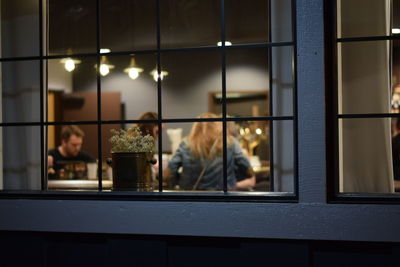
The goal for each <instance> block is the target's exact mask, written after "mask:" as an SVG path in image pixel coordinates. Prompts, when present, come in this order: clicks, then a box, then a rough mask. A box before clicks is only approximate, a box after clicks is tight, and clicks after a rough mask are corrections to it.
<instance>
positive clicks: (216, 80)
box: [161, 51, 222, 118]
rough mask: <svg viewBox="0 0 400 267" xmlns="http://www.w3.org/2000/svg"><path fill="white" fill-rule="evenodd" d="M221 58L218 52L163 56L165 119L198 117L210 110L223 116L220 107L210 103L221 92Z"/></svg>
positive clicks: (175, 53)
mask: <svg viewBox="0 0 400 267" xmlns="http://www.w3.org/2000/svg"><path fill="white" fill-rule="evenodd" d="M220 59H221V55H220V53H219V52H218V51H196V52H194V51H191V52H174V53H164V54H162V55H161V66H162V70H163V71H167V72H168V76H165V78H164V79H163V81H162V101H163V103H162V105H163V107H162V108H163V117H164V118H195V117H197V116H199V115H200V114H201V113H204V112H207V111H211V112H214V113H216V114H220V113H221V111H222V110H221V104H220V103H218V102H217V103H215V102H210V98H211V96H212V94H213V93H221V86H222V85H221V84H222V83H221V81H222V80H221V79H222V77H221V61H220Z"/></svg>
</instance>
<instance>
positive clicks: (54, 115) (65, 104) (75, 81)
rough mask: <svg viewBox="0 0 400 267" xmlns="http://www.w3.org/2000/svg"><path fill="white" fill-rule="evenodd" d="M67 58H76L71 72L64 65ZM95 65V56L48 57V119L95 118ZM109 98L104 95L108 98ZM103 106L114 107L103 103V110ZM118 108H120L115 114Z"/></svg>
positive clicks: (82, 119)
mask: <svg viewBox="0 0 400 267" xmlns="http://www.w3.org/2000/svg"><path fill="white" fill-rule="evenodd" d="M68 60H73V61H75V63H74V69H73V70H71V71H69V70H68V67H67V66H66V64H67V62H68ZM95 66H96V59H95V58H93V57H92V58H79V59H78V58H63V59H51V60H48V88H49V93H48V121H50V122H58V121H92V120H97V83H96V68H95ZM107 97H109V98H107ZM112 97H113V96H109V95H106V96H105V98H107V99H111V100H112V99H113V98H112ZM111 100H110V101H111ZM106 109H107V110H108V111H109V110H110V109H112V110H115V106H113V107H109V106H107V105H105V107H103V110H106ZM118 111H119V109H117V110H116V113H117V112H118ZM106 114H108V113H106ZM111 114H113V113H111Z"/></svg>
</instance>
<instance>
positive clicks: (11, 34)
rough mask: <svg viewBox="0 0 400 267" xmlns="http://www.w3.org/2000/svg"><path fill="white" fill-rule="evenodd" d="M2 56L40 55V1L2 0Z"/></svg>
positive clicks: (0, 33)
mask: <svg viewBox="0 0 400 267" xmlns="http://www.w3.org/2000/svg"><path fill="white" fill-rule="evenodd" d="M0 10H1V11H0V12H1V15H0V16H1V32H0V37H1V57H24V56H25V57H27V56H38V55H39V2H38V1H25V0H8V1H4V0H3V1H1V9H0Z"/></svg>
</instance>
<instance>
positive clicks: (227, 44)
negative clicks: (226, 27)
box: [217, 41, 232, 46]
mask: <svg viewBox="0 0 400 267" xmlns="http://www.w3.org/2000/svg"><path fill="white" fill-rule="evenodd" d="M217 45H218V46H222V42H218V43H217ZM231 45H232V43H231V42H229V41H225V46H231Z"/></svg>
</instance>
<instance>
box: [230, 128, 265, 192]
mask: <svg viewBox="0 0 400 267" xmlns="http://www.w3.org/2000/svg"><path fill="white" fill-rule="evenodd" d="M227 129H228V133H229V135H230V136H231V139H233V140H234V141H232V140H231V141H229V140H230V139H228V162H229V151H230V150H232V149H233V148H234V143H237V144H239V146H236V151H235V152H236V154H235V156H234V157H233V158H234V161H235V162H236V164H230V165H229V164H228V173H233V174H234V175H235V177H236V181H237V182H236V190H240V191H264V192H266V191H271V184H270V171H269V158H270V151H269V150H270V139H269V123H268V122H267V121H237V122H234V121H230V122H228V123H227ZM249 167H250V168H251V169H252V172H250V171H249V170H248V168H249Z"/></svg>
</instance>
